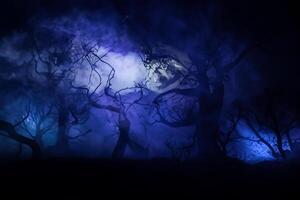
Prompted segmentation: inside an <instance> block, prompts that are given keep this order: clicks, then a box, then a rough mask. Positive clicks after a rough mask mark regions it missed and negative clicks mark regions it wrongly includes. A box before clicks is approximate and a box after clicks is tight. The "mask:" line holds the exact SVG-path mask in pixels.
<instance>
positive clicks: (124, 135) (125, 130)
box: [112, 117, 130, 159]
mask: <svg viewBox="0 0 300 200" xmlns="http://www.w3.org/2000/svg"><path fill="white" fill-rule="evenodd" d="M129 130H130V121H129V120H128V119H127V118H126V117H125V119H122V120H119V138H118V141H117V144H116V146H115V148H114V150H113V153H112V157H113V158H115V159H121V158H123V157H124V154H125V150H126V147H127V145H128V143H129Z"/></svg>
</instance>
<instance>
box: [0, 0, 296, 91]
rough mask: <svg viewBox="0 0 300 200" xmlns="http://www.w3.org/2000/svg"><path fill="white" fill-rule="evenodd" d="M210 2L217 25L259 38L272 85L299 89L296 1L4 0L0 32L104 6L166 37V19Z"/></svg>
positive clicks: (191, 17)
mask: <svg viewBox="0 0 300 200" xmlns="http://www.w3.org/2000/svg"><path fill="white" fill-rule="evenodd" d="M210 7H212V8H213V12H212V15H213V16H214V21H213V23H216V25H217V27H218V28H219V29H222V30H225V31H229V32H233V33H235V35H236V37H244V38H248V39H250V40H252V41H257V42H259V43H261V46H262V49H263V51H265V53H266V54H268V56H269V58H270V62H269V64H268V66H266V67H265V68H264V69H263V70H262V73H265V76H266V79H270V84H273V83H274V85H280V87H282V88H283V89H284V90H286V89H290V88H292V90H294V89H295V88H296V89H297V90H298V85H299V84H297V83H296V84H295V83H294V82H295V81H297V80H298V75H299V74H300V69H299V61H298V57H299V56H298V50H299V44H300V42H299V37H298V35H300V34H299V33H300V31H299V20H298V18H300V16H299V15H300V13H299V12H298V11H299V7H298V5H297V3H295V2H293V1H284V0H282V1H253V0H243V1H232V0H230V1H190V0H174V1H171V0H168V1H146V0H127V1H125V0H123V1H122V0H113V1H99V0H2V1H1V3H0V15H1V16H0V24H1V26H0V34H1V35H2V36H3V35H9V34H10V33H11V32H13V31H15V30H21V29H22V28H23V27H25V26H26V22H27V21H28V19H30V17H32V16H35V15H37V14H46V15H48V16H58V15H63V14H65V13H67V12H68V11H71V10H72V9H79V10H88V11H94V12H97V11H98V10H100V9H101V10H103V9H106V10H113V11H114V12H116V13H118V15H119V16H121V17H125V16H130V23H131V28H132V27H134V26H136V28H137V29H141V30H143V31H144V33H145V34H146V35H147V34H152V33H157V35H158V36H159V37H160V36H161V37H164V34H165V37H166V38H168V37H169V35H172V33H169V32H168V27H166V24H167V25H168V22H169V21H168V20H167V19H169V18H170V17H172V16H176V17H177V18H178V19H182V21H183V22H184V23H187V24H191V25H193V24H197V17H199V15H200V14H201V13H202V12H205V11H207V10H209V9H210ZM157 21H158V22H160V21H161V22H160V23H157ZM164 23H165V24H164ZM170 26H172V24H170ZM196 27H197V26H196ZM176 28H177V27H176ZM176 28H175V29H174V30H176ZM170 30H172V27H170ZM185 31H190V32H191V31H193V30H189V29H188V30H185ZM194 31H197V30H196V29H194ZM183 34H184V33H183ZM276 87H277V86H276ZM299 91H300V89H299Z"/></svg>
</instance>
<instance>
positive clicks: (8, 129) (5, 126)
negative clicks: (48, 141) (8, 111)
mask: <svg viewBox="0 0 300 200" xmlns="http://www.w3.org/2000/svg"><path fill="white" fill-rule="evenodd" d="M0 131H2V132H5V133H7V137H9V138H11V139H13V140H15V141H17V142H19V143H21V144H25V145H28V146H29V147H30V148H31V151H32V158H33V159H38V158H39V157H40V154H41V149H40V146H39V145H38V143H37V142H36V141H35V140H33V139H30V138H27V137H25V136H23V135H21V134H19V133H17V132H16V130H15V128H14V126H13V125H12V124H11V123H9V122H6V121H2V120H0Z"/></svg>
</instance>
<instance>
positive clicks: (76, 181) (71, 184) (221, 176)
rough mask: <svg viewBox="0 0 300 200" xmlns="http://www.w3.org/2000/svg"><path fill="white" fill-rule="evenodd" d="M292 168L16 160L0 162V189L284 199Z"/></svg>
mask: <svg viewBox="0 0 300 200" xmlns="http://www.w3.org/2000/svg"><path fill="white" fill-rule="evenodd" d="M298 169H300V164H299V163H298V162H292V163H291V162H266V163H260V164H257V165H247V164H243V163H241V162H238V161H232V160H226V161H219V162H213V163H212V162H209V163H208V162H184V163H183V162H174V161H169V160H163V159H157V160H147V161H141V160H139V161H134V160H122V161H120V160H119V161H117V160H82V159H80V160H74V159H73V160H66V159H51V160H42V161H18V162H14V163H2V164H1V177H0V179H1V188H0V191H1V192H0V194H9V195H12V196H14V195H23V196H24V197H29V196H30V197H38V198H39V199H43V198H44V197H50V196H53V197H54V198H55V199H60V198H62V197H66V199H71V198H73V197H74V198H78V197H81V199H101V197H104V195H109V196H111V197H115V196H117V195H125V196H127V195H128V196H129V197H131V198H134V197H138V198H142V199H143V198H144V197H149V195H150V196H151V195H152V194H156V196H158V197H159V195H164V196H168V197H171V196H177V195H183V196H185V197H188V196H194V195H198V196H199V197H201V196H204V195H205V196H209V197H218V198H219V197H220V198H222V199H225V197H226V198H227V197H233V198H237V199H245V198H252V197H253V198H255V199H261V198H264V197H266V199H270V198H271V197H282V198H287V197H291V196H293V195H297V193H298V190H299V187H298V186H300V184H299V181H300V178H299V177H300V176H299V175H300V173H299V170H298ZM3 192H4V193H3ZM125 196H124V197H125ZM94 197H97V198H94Z"/></svg>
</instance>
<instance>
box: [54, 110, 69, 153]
mask: <svg viewBox="0 0 300 200" xmlns="http://www.w3.org/2000/svg"><path fill="white" fill-rule="evenodd" d="M68 116H69V113H68V110H67V109H66V108H64V107H61V108H60V110H59V114H58V135H57V142H56V148H57V150H58V151H62V152H64V151H66V150H67V149H68V146H69V144H68V141H69V140H68V139H69V138H68V136H67V125H68Z"/></svg>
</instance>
